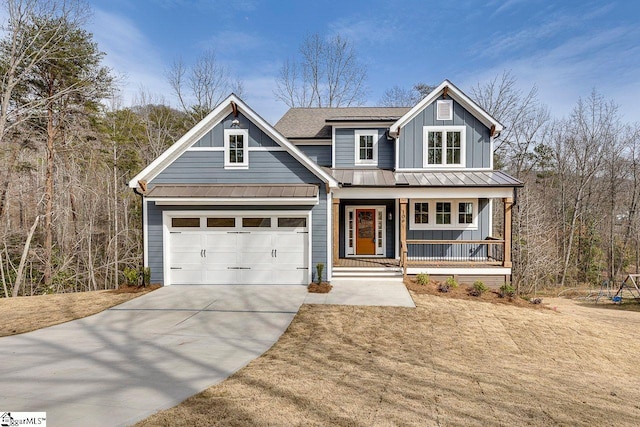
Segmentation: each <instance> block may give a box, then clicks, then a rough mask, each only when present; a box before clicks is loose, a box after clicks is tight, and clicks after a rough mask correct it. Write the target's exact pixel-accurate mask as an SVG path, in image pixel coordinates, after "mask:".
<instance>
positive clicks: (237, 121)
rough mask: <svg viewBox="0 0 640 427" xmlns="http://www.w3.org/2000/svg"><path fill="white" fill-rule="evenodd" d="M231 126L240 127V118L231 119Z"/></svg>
mask: <svg viewBox="0 0 640 427" xmlns="http://www.w3.org/2000/svg"><path fill="white" fill-rule="evenodd" d="M231 127H232V128H239V127H240V120H238V119H237V118H236V119H233V120H232V121H231Z"/></svg>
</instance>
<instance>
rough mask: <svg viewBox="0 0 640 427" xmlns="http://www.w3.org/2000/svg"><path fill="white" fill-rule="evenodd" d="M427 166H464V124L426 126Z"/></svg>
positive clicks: (425, 161) (425, 150)
mask: <svg viewBox="0 0 640 427" xmlns="http://www.w3.org/2000/svg"><path fill="white" fill-rule="evenodd" d="M423 136H424V157H423V164H424V166H425V167H462V166H464V164H465V140H466V138H465V127H464V126H447V127H444V126H425V127H424V135H423Z"/></svg>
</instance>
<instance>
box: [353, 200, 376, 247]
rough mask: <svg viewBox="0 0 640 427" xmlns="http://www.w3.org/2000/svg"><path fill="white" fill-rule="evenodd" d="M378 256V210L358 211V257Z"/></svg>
mask: <svg viewBox="0 0 640 427" xmlns="http://www.w3.org/2000/svg"><path fill="white" fill-rule="evenodd" d="M375 254H376V210H375V209H356V255H375Z"/></svg>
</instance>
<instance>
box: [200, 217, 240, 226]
mask: <svg viewBox="0 0 640 427" xmlns="http://www.w3.org/2000/svg"><path fill="white" fill-rule="evenodd" d="M235 226H236V219H235V218H207V227H212V228H213V227H235Z"/></svg>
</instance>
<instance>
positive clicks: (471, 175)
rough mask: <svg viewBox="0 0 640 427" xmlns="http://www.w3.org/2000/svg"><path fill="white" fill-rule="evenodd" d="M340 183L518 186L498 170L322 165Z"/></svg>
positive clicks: (384, 185)
mask: <svg viewBox="0 0 640 427" xmlns="http://www.w3.org/2000/svg"><path fill="white" fill-rule="evenodd" d="M326 170H327V171H328V172H329V173H331V175H332V176H333V177H334V178H335V179H336V180H337V181H338V182H340V184H342V185H347V186H352V187H395V186H410V187H522V186H523V183H522V182H521V181H519V180H517V179H515V178H514V177H512V176H511V175H509V174H507V173H505V172H502V171H433V172H431V171H429V172H393V171H390V170H385V169H328V168H327V169H326Z"/></svg>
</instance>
